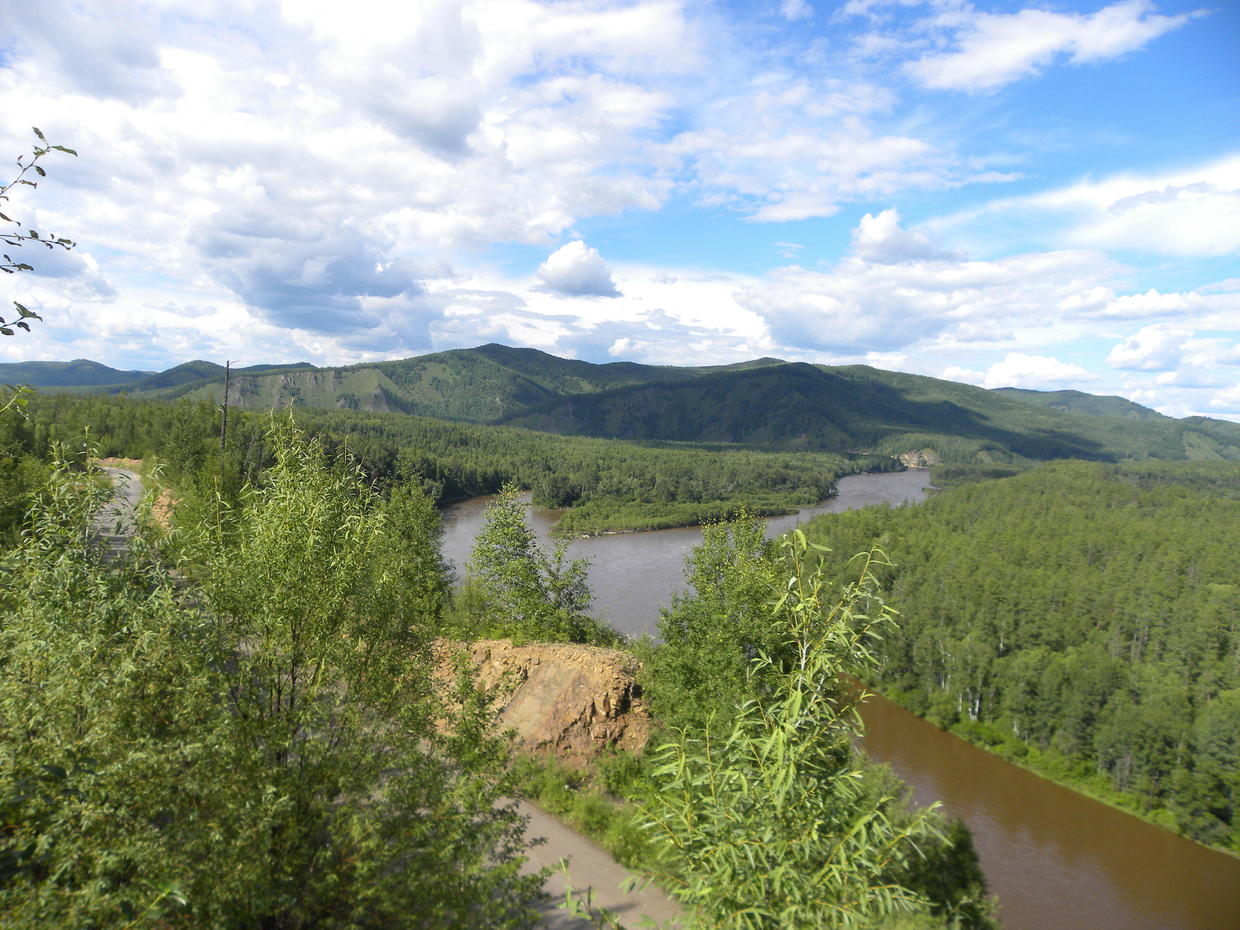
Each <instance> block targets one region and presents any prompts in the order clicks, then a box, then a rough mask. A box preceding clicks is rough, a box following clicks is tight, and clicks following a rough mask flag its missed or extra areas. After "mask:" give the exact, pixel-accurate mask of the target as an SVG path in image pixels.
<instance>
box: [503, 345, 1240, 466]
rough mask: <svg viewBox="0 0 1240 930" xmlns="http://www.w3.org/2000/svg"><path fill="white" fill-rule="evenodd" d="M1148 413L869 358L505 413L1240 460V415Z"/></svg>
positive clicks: (948, 449) (666, 427) (628, 431)
mask: <svg viewBox="0 0 1240 930" xmlns="http://www.w3.org/2000/svg"><path fill="white" fill-rule="evenodd" d="M1117 400H1118V398H1117ZM1132 406H1134V407H1135V406H1136V405H1135V404H1134V405H1132ZM1103 409H1108V410H1110V409H1113V408H1112V407H1111V406H1107V405H1103ZM1140 409H1145V408H1140ZM1148 413H1149V414H1150V416H1149V417H1145V418H1139V419H1134V418H1132V417H1131V414H1130V413H1129V412H1128V411H1126V410H1125V411H1124V413H1123V415H1120V416H1112V415H1100V414H1094V413H1077V412H1072V411H1066V410H1058V409H1054V408H1051V407H1049V406H1045V405H1038V404H1034V403H1030V402H1028V401H1027V400H1025V399H1024V398H1021V399H1016V398H1014V397H1011V396H1008V395H1007V394H1005V393H1002V392H996V391H988V390H986V389H984V388H979V387H974V386H972V385H967V384H958V383H955V382H951V381H942V380H939V379H936V378H926V377H922V376H919V375H907V374H901V373H899V372H888V371H880V370H879V369H875V368H869V367H867V366H861V365H853V366H841V367H827V366H814V365H797V364H783V365H779V366H774V367H766V368H761V369H757V370H752V371H739V372H719V373H715V374H711V375H706V376H702V377H700V378H697V379H695V380H694V381H692V382H686V383H680V384H666V383H664V384H650V385H644V386H640V387H629V388H624V389H620V390H612V391H607V392H602V393H596V394H589V395H586V394H582V395H575V396H571V397H565V398H559V399H557V400H555V401H552V402H547V403H544V404H542V405H540V406H538V407H535V408H533V409H532V410H529V411H526V412H524V413H521V414H517V415H513V416H510V417H507V418H505V420H504V421H503V422H504V423H506V424H507V425H510V426H525V427H529V428H531V429H539V430H544V431H546V432H554V433H567V434H573V435H589V436H604V437H611V438H622V439H661V440H667V439H678V440H685V441H694V442H736V443H744V444H747V445H761V446H775V447H782V448H807V449H819V450H828V451H866V452H885V453H890V454H898V453H902V452H909V451H915V450H919V449H930V450H933V451H934V452H935V453H936V454H937V456H938V457H939V458H941V459H943V460H945V461H965V462H969V461H981V462H986V461H1011V460H1016V459H1022V458H1023V459H1035V460H1045V459H1053V458H1086V459H1103V460H1118V459H1143V458H1162V459H1197V458H1202V459H1229V460H1240V425H1238V424H1232V423H1225V422H1222V421H1217V420H1200V421H1198V420H1193V421H1188V420H1185V421H1180V420H1174V419H1172V418H1170V417H1163V416H1161V415H1160V414H1157V413H1155V412H1154V411H1148Z"/></svg>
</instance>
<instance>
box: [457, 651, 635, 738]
mask: <svg viewBox="0 0 1240 930" xmlns="http://www.w3.org/2000/svg"><path fill="white" fill-rule="evenodd" d="M461 652H466V653H467V654H468V655H469V658H470V660H471V661H472V662H473V665H474V667H475V668H476V669H477V676H478V683H479V684H480V685H482V686H483V687H485V688H488V689H495V690H496V691H497V693H498V695H499V699H498V702H497V704H498V706H499V707H500V708H502V710H501V711H500V715H499V726H500V727H501V728H502V729H512V730H515V731H516V734H517V737H516V738H517V744H518V746H520V747H521V748H522V749H524V750H526V751H529V752H539V753H550V754H554V755H556V756H558V757H559V758H561V759H563V760H565V761H567V762H577V763H580V762H585V761H586V760H588V759H591V758H593V757H595V756H597V755H599V754H601V753H602V752H604V751H605V750H606V749H607V748H608V747H611V746H615V747H616V748H619V749H641V748H642V747H643V746H645V744H646V740H647V739H648V738H649V736H650V730H651V720H650V714H649V713H648V712H647V710H646V708H645V706H644V704H643V702H642V698H641V688H640V687H639V686H638V684H637V681H636V673H637V670H638V668H639V667H640V666H639V663H638V662H637V661H636V660H635V659H634V658H633V657H632V656H631V655H629V654H628V653H626V652H621V651H619V650H615V649H600V648H598V647H596V646H575V645H568V644H562V643H531V644H529V645H525V646H516V645H514V644H513V642H512V640H509V639H491V640H481V641H479V642H476V643H472V644H469V643H454V642H447V641H440V642H438V643H436V647H435V653H436V659H437V672H436V677H437V678H439V680H440V681H442V682H445V683H446V682H448V681H450V680H451V679H452V677H453V656H454V655H459V654H460V653H461Z"/></svg>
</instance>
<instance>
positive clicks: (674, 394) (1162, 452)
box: [0, 344, 1240, 463]
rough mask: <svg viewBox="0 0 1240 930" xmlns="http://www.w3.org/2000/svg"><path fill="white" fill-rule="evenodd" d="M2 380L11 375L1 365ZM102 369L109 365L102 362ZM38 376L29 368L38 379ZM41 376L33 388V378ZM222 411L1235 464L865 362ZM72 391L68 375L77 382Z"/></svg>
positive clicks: (365, 387) (1221, 425)
mask: <svg viewBox="0 0 1240 930" xmlns="http://www.w3.org/2000/svg"><path fill="white" fill-rule="evenodd" d="M5 367H6V366H3V365H0V377H8V378H9V379H10V380H15V379H16V380H20V373H19V372H18V371H17V370H16V369H15V370H14V371H13V372H11V373H8V374H6V372H5ZM108 371H111V370H110V369H109V370H108ZM119 374H120V373H113V374H109V375H107V377H106V378H104V376H103V375H100V377H101V379H103V380H101V381H100V382H99V385H98V386H97V387H95V388H90V387H83V386H78V387H75V388H72V390H75V391H79V392H80V391H86V390H99V391H105V392H112V393H117V392H127V393H130V394H136V395H140V396H144V397H150V398H152V399H159V400H172V399H176V398H189V399H193V400H200V399H201V400H209V401H211V402H213V403H219V402H220V401H221V400H222V398H223V374H224V372H223V369H222V368H221V367H220V366H218V365H214V364H212V363H208V362H190V363H186V364H185V365H181V366H177V368H174V369H170V370H169V371H167V372H160V373H156V374H153V375H147V376H145V377H142V378H140V379H137V380H133V381H130V382H128V383H117V381H116V378H117V376H118V375H119ZM40 377H42V375H40ZM40 383H43V384H47V383H49V382H47V381H41V382H40ZM231 383H232V387H231V390H230V400H231V403H233V404H234V405H235V406H238V407H243V408H247V409H252V410H260V409H261V410H270V409H272V408H283V407H288V406H300V407H308V408H317V409H322V410H353V411H358V412H363V413H375V412H379V413H383V412H388V413H405V414H410V415H417V416H428V417H435V418H439V419H447V420H456V421H463V422H472V423H490V424H496V423H502V424H506V425H512V426H520V427H527V428H532V429H537V430H541V431H546V432H552V433H558V434H562V435H575V436H594V437H599V438H613V439H616V438H618V439H631V440H655V441H676V442H695V443H730V444H741V445H746V446H751V447H756V448H766V449H772V448H776V449H787V450H803V449H805V450H816V451H822V452H831V453H837V454H838V453H846V452H854V453H856V452H860V453H866V454H875V455H898V454H901V453H906V452H922V451H925V452H926V453H927V456H928V457H929V458H931V459H939V460H942V461H949V462H959V463H991V462H1020V461H1044V460H1048V459H1054V458H1065V457H1075V458H1085V459H1094V460H1100V461H1121V460H1128V459H1146V458H1156V459H1165V460H1231V461H1240V425H1237V424H1233V423H1227V422H1223V421H1218V420H1209V419H1206V418H1203V417H1193V418H1188V419H1184V420H1176V419H1172V418H1170V417H1165V416H1163V415H1161V414H1159V413H1157V412H1155V411H1153V410H1149V409H1148V408H1145V407H1141V406H1140V405H1138V404H1134V403H1132V402H1130V401H1126V400H1123V399H1122V398H1118V397H1094V396H1092V395H1089V394H1081V393H1079V392H1075V391H1055V392H1038V391H1024V390H1017V389H1013V388H1003V389H999V390H993V391H992V390H985V389H983V388H978V387H973V386H971V385H965V384H957V383H954V382H950V381H943V380H940V379H935V378H927V377H922V376H920V375H908V374H900V373H898V372H888V371H881V370H879V369H875V368H869V367H867V366H863V365H849V366H840V367H830V366H825V365H806V364H793V363H788V362H783V361H781V360H779V359H772V358H763V359H755V360H753V361H750V362H744V363H741V364H737V365H726V366H708V367H698V368H687V367H673V366H654V365H639V364H635V363H632V362H612V363H610V364H605V365H596V364H591V363H589V362H582V361H577V360H573V359H562V358H557V357H556V356H553V355H548V354H547V353H545V352H539V351H537V350H535V349H514V348H509V347H507V346H501V345H494V344H492V345H485V346H480V347H478V348H476V349H459V350H453V351H449V352H438V353H434V354H431V355H424V356H420V357H416V358H409V359H401V360H395V361H386V362H376V363H366V364H361V365H352V366H345V367H337V368H313V367H310V366H308V365H305V364H304V363H302V364H300V365H294V366H271V365H256V366H251V367H250V368H247V369H239V370H237V371H235V372H234V373H233V380H232V382H231ZM81 384H85V381H80V382H79V385H81Z"/></svg>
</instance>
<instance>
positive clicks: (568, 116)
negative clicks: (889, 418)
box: [0, 0, 1240, 420]
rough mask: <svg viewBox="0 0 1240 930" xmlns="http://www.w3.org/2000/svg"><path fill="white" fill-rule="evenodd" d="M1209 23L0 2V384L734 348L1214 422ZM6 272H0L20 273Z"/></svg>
mask: <svg viewBox="0 0 1240 930" xmlns="http://www.w3.org/2000/svg"><path fill="white" fill-rule="evenodd" d="M1237 49H1240V9H1238V7H1237V5H1236V4H1231V3H1227V4H1217V3H1216V4H1214V5H1205V4H1198V3H1191V2H1187V3H1186V2H1170V0H1164V2H1154V0H1118V2H1110V3H1108V2H1105V0H1104V2H1097V0H1093V2H1083V3H1082V2H1066V0H1065V2H1054V0H1052V2H1045V3H1036V2H1014V3H987V2H974V3H971V2H961V0H926V2H918V0H850V2H831V3H828V2H814V0H763V2H750V3H743V2H722V0H719V2H709V0H694V2H688V0H684V2H680V0H625V2H612V0H561V2H541V3H540V2H529V0H450V2H437V0H422V2H408V3H394V2H370V0H353V2H350V3H349V4H348V5H347V8H342V7H341V5H340V4H339V3H336V2H326V0H296V2H294V0H288V2H285V3H273V2H262V0H198V2H195V3H193V4H189V3H179V2H174V0H161V2H154V3H141V2H129V3H127V2H110V3H108V4H106V5H105V4H100V3H73V2H44V3H39V4H28V3H16V2H8V0H0V99H3V100H4V105H3V107H0V143H2V144H3V145H4V146H7V150H8V151H10V152H12V153H13V154H14V155H16V154H17V153H20V152H22V151H23V150H27V151H28V150H29V146H30V143H31V142H32V141H33V138H32V136H31V133H30V127H31V126H32V125H37V126H39V127H41V128H42V129H43V130H44V132H45V133H46V134H47V136H48V138H49V139H50V140H51V141H53V142H58V143H62V144H64V145H68V146H71V147H73V148H76V149H77V150H78V151H79V153H80V155H79V157H78V158H77V159H73V158H69V157H67V156H65V157H58V158H55V159H49V160H48V162H47V163H46V165H47V169H48V178H47V180H46V181H45V182H44V183H43V184H42V185H41V186H40V188H39V189H38V190H37V191H31V190H24V191H22V192H20V193H18V194H16V195H15V196H14V199H13V200H12V201H11V202H10V204H9V205H8V207H6V208H5V210H4V212H6V213H9V214H10V215H12V216H14V217H16V218H18V219H20V220H21V221H22V223H23V224H24V225H27V226H34V227H35V228H38V229H39V230H40V231H44V230H48V231H51V232H54V233H55V234H57V235H62V236H67V237H69V238H72V239H75V240H77V242H78V247H77V248H76V249H75V250H74V251H73V252H71V253H68V254H63V255H52V254H48V253H36V252H32V251H31V250H30V249H27V250H26V254H24V255H23V256H22V258H24V259H26V260H28V261H30V263H31V264H34V265H35V266H36V268H35V271H34V272H33V273H25V274H21V275H15V276H7V277H6V280H5V281H4V282H3V283H4V284H5V286H6V289H7V292H8V293H6V294H4V295H0V296H2V297H3V298H4V299H5V300H6V301H7V300H8V299H10V298H11V299H16V300H21V301H22V302H23V303H26V304H28V305H31V306H33V307H36V308H37V309H39V310H40V312H41V313H42V314H43V315H44V317H45V322H44V323H43V324H40V325H38V326H37V327H36V328H35V331H34V332H33V333H31V334H20V335H19V336H17V337H13V338H10V339H5V340H3V341H2V342H0V358H2V359H4V360H9V361H16V360H22V359H32V358H43V359H68V358H74V357H86V358H92V359H96V360H98V361H102V362H105V363H107V364H111V365H115V366H118V367H139V368H163V367H167V366H169V365H172V364H175V363H178V362H181V361H184V360H187V359H190V358H209V359H214V360H217V361H223V360H224V359H232V360H235V361H237V362H239V363H242V364H250V363H255V362H260V361H270V362H276V361H300V360H306V361H311V362H314V363H317V364H340V363H347V362H356V361H363V360H373V359H380V358H399V357H404V356H409V355H415V354H421V353H424V352H429V351H435V350H440V349H450V348H458V347H464V346H472V345H478V344H480V343H483V342H488V341H498V342H505V343H508V344H513V345H529V346H535V347H537V348H541V349H545V350H546V351H549V352H553V353H556V354H559V355H570V356H575V357H579V358H585V359H588V360H591V361H613V360H618V359H628V360H634V361H642V362H651V363H660V364H716V363H724V362H731V361H738V360H741V359H745V358H753V357H756V356H762V355H774V356H779V357H782V358H788V359H798V360H806V361H817V362H826V363H854V362H864V363H868V364H872V365H876V366H878V367H882V368H890V369H896V370H901V371H911V372H916V373H919V374H927V375H933V376H936V377H946V378H951V379H953V380H960V381H968V382H971V383H975V384H980V385H984V386H987V387H999V386H1004V385H1016V386H1021V387H1032V388H1040V389H1059V388H1076V389H1080V390H1084V391H1089V392H1091V393H1103V394H1110V393H1114V394H1121V395H1123V396H1126V397H1129V398H1132V399H1133V400H1136V401H1138V402H1140V403H1144V404H1148V405H1150V406H1153V407H1155V408H1157V409H1159V410H1162V411H1163V412H1166V413H1169V414H1172V415H1175V416H1184V415H1188V414H1204V415H1207V416H1215V417H1225V418H1228V419H1235V420H1240V55H1238V54H1237ZM15 257H16V256H15Z"/></svg>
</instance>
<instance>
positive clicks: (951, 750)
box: [444, 470, 1240, 930]
mask: <svg viewBox="0 0 1240 930" xmlns="http://www.w3.org/2000/svg"><path fill="white" fill-rule="evenodd" d="M928 481H929V473H928V472H927V471H924V470H910V471H906V472H895V473H891V474H884V475H853V476H849V477H847V478H843V479H841V481H840V483H839V495H838V496H837V497H834V498H832V499H831V500H829V501H826V502H825V503H823V504H820V505H817V506H815V507H811V508H807V509H806V510H803V511H801V513H799V514H796V515H794V516H788V517H776V518H773V519H771V520H770V521H768V535H775V534H779V533H783V532H786V531H787V530H789V529H791V528H792V527H793V526H795V525H796V524H797V523H798V522H799V521H801V520H804V519H807V518H809V517H810V516H814V515H815V514H819V513H839V512H841V511H844V510H852V509H854V508H857V507H864V506H867V505H869V504H879V503H891V504H900V503H905V502H917V501H920V500H922V499H923V498H924V497H925V494H926V487H927V485H928ZM488 500H489V499H487V498H478V499H475V500H471V501H466V502H464V503H462V504H458V505H456V506H454V507H451V508H449V509H448V510H447V511H446V512H445V514H444V554H445V556H446V557H447V558H448V559H449V560H450V561H451V562H453V564H454V565H456V566H457V567H458V571H459V572H462V573H463V571H464V569H463V566H464V564H465V560H466V559H467V558H468V557H469V551H470V548H471V547H472V545H473V540H474V537H475V536H476V535H477V533H478V530H479V529H480V528H481V525H482V515H483V512H484V510H485V509H486V505H487V503H488ZM530 516H531V524H532V525H533V526H534V528H535V530H536V531H537V532H538V534H539V535H540V536H541V537H542V538H543V540H544V541H548V540H549V539H550V533H551V528H552V527H553V526H554V524H555V520H556V519H557V518H558V516H559V514H558V512H556V511H539V510H531V511H530ZM701 538H702V534H701V531H700V530H699V529H697V528H685V529H674V530H658V531H655V532H649V533H619V534H615V535H610V536H596V537H591V538H589V539H574V540H573V541H572V543H571V544H570V547H569V553H570V555H572V556H573V557H576V558H588V559H590V561H591V567H590V589H591V591H592V592H593V593H594V598H595V607H596V609H595V614H596V615H597V616H601V617H603V618H605V619H606V620H607V621H608V622H610V623H611V624H612V625H613V626H615V627H616V628H617V629H620V630H623V631H624V632H625V633H629V634H640V633H644V632H654V629H655V624H656V623H657V621H658V617H659V608H660V607H661V606H664V605H666V604H668V603H669V601H670V600H671V597H672V596H673V595H674V594H676V593H678V592H681V591H683V590H685V588H686V584H685V581H684V569H683V565H684V558H685V556H686V554H688V552H689V551H690V550H691V549H692V548H693V547H694V546H696V545H697V544H698V543H699V542H700V541H701ZM862 716H863V717H864V719H865V722H866V727H867V733H866V737H865V748H866V751H867V752H868V753H869V754H870V756H871V757H872V758H874V759H877V760H878V761H880V762H886V763H888V764H890V765H891V767H892V768H893V769H894V770H895V771H896V773H897V774H898V775H900V776H901V777H902V778H903V779H904V780H905V781H906V782H908V783H909V785H910V786H911V787H912V790H913V795H914V797H915V798H916V799H917V801H918V802H920V803H923V804H928V803H930V802H931V801H935V800H938V801H941V802H942V803H943V807H944V809H945V810H946V811H947V812H949V813H951V814H954V815H956V816H959V817H961V818H962V819H963V820H964V821H965V822H966V823H967V824H968V825H969V828H970V829H971V830H972V831H973V838H974V842H975V844H976V845H977V850H978V855H979V856H980V857H981V862H982V868H983V869H984V870H985V872H986V878H987V880H988V881H989V883H990V890H991V892H993V893H994V894H997V895H998V896H999V899H1000V902H1001V912H1000V916H1001V918H1002V920H1003V924H1004V926H1005V927H1006V928H1008V930H1075V928H1081V930H1238V928H1240V859H1235V858H1233V857H1230V856H1226V855H1224V854H1222V853H1216V852H1213V851H1211V850H1208V849H1205V848H1204V847H1201V846H1198V845H1197V844H1195V843H1190V842H1189V841H1187V840H1184V839H1181V838H1179V837H1177V836H1175V835H1173V834H1171V833H1168V832H1167V831H1165V830H1160V829H1159V828H1157V827H1154V826H1151V825H1150V824H1147V823H1145V822H1144V821H1141V820H1138V819H1136V818H1135V817H1131V816H1129V815H1127V814H1125V813H1123V812H1121V811H1117V810H1115V809H1113V808H1110V807H1107V806H1106V805H1104V804H1100V803H1098V802H1097V801H1093V800H1090V799H1089V798H1086V797H1084V796H1083V795H1079V794H1077V793H1075V792H1073V791H1069V790H1067V789H1065V788H1061V787H1059V786H1058V785H1055V784H1053V783H1051V782H1049V781H1046V780H1045V779H1042V778H1039V777H1037V776H1036V775H1033V774H1032V773H1030V772H1027V771H1026V770H1024V769H1022V768H1020V767H1018V766H1014V765H1011V764H1009V763H1007V762H1004V761H1003V760H1002V759H1000V758H998V757H997V756H994V755H991V754H990V753H987V752H983V751H982V750H980V749H977V748H975V747H973V746H971V745H969V744H968V743H966V742H964V741H963V740H961V739H958V738H957V737H955V736H952V735H951V734H950V733H945V732H943V731H942V730H939V729H938V728H936V727H934V726H932V725H931V724H929V723H926V722H925V721H924V720H921V719H920V718H918V717H916V716H915V715H913V714H910V713H908V712H907V711H905V710H904V709H902V708H900V707H898V706H896V705H895V704H892V703H891V702H890V701H886V700H884V699H882V698H880V697H873V698H871V699H870V700H869V701H867V702H866V704H865V706H864V707H863V711H862Z"/></svg>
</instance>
